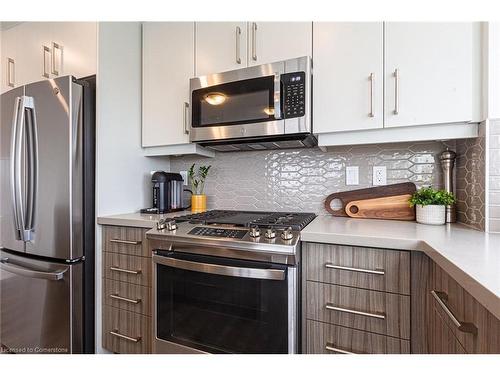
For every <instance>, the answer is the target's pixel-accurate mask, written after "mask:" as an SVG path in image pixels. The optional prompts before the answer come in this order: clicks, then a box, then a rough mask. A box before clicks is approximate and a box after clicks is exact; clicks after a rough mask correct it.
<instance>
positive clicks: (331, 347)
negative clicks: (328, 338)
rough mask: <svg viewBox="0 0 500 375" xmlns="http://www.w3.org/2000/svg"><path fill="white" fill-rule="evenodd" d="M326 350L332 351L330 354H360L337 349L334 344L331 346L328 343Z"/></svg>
mask: <svg viewBox="0 0 500 375" xmlns="http://www.w3.org/2000/svg"><path fill="white" fill-rule="evenodd" d="M325 349H326V350H328V351H330V352H334V353H339V354H358V353H354V352H350V351H348V350H344V349H340V348H336V347H335V346H333V344H331V343H329V342H327V343H326V345H325Z"/></svg>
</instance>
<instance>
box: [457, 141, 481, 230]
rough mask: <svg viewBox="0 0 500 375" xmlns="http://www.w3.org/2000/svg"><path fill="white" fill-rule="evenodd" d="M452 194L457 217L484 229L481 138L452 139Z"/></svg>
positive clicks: (475, 227) (479, 228)
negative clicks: (453, 183)
mask: <svg viewBox="0 0 500 375" xmlns="http://www.w3.org/2000/svg"><path fill="white" fill-rule="evenodd" d="M455 151H456V153H457V159H456V162H455V193H456V196H457V204H456V208H457V220H458V221H459V222H461V223H464V224H466V225H468V226H470V227H472V228H474V229H478V230H483V231H484V229H485V138H484V136H480V137H478V138H472V139H460V140H457V141H456V150H455Z"/></svg>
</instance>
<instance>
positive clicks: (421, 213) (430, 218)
mask: <svg viewBox="0 0 500 375" xmlns="http://www.w3.org/2000/svg"><path fill="white" fill-rule="evenodd" d="M417 223H422V224H431V225H443V224H445V223H446V206H438V205H434V204H430V205H427V206H422V205H420V204H417Z"/></svg>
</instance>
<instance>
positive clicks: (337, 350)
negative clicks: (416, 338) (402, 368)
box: [306, 320, 410, 354]
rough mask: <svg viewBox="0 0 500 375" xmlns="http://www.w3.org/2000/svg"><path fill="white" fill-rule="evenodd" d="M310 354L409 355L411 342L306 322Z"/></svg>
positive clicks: (307, 349) (307, 348)
mask: <svg viewBox="0 0 500 375" xmlns="http://www.w3.org/2000/svg"><path fill="white" fill-rule="evenodd" d="M306 325H307V327H306V330H307V347H306V351H307V353H308V354H351V353H353V354H409V353H410V342H409V341H408V340H401V339H396V338H393V337H388V336H384V335H378V334H375V333H370V332H365V331H359V330H355V329H350V328H345V327H339V326H336V325H332V324H326V323H320V322H316V321H312V320H307V321H306Z"/></svg>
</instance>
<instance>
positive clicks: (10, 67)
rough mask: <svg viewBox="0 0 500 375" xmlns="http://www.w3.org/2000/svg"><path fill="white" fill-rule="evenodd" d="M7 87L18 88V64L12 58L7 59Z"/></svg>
mask: <svg viewBox="0 0 500 375" xmlns="http://www.w3.org/2000/svg"><path fill="white" fill-rule="evenodd" d="M7 85H8V86H10V87H15V86H16V63H15V61H14V59H11V58H10V57H8V58H7Z"/></svg>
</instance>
